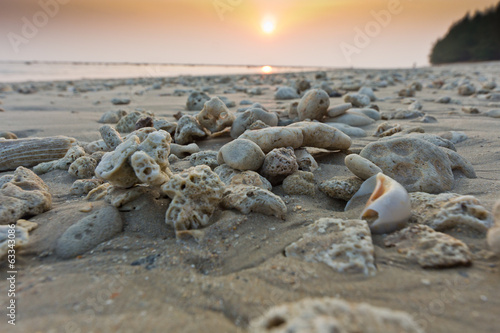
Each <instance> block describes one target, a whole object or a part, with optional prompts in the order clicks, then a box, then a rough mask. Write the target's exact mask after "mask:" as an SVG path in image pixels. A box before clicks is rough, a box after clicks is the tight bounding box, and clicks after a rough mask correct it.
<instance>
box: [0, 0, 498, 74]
mask: <svg viewBox="0 0 500 333" xmlns="http://www.w3.org/2000/svg"><path fill="white" fill-rule="evenodd" d="M497 1H498V0H364V1H363V0H137V1H133V0H0V35H1V38H0V60H50V61H52V60H69V61H111V62H123V61H125V62H164V63H197V64H255V65H265V64H271V65H287V66H289V65H292V66H293V65H297V66H301V65H303V66H333V67H346V66H355V67H396V66H400V67H408V66H412V65H413V64H414V63H416V64H417V65H419V66H423V65H427V61H428V54H429V51H430V48H431V46H432V43H433V42H434V41H435V40H436V39H437V38H438V37H440V36H442V35H444V34H445V33H446V31H447V29H448V27H449V26H450V24H451V23H452V22H454V21H456V20H458V19H460V18H461V17H462V16H463V15H464V14H465V13H466V12H467V11H471V12H473V11H475V10H477V9H480V10H482V9H484V8H486V7H488V6H491V5H494V4H496V3H497ZM41 3H45V4H47V5H48V4H51V3H52V5H51V6H49V5H48V7H47V8H52V9H53V8H55V7H54V4H57V6H58V7H59V8H57V12H55V13H54V14H55V15H54V16H53V17H50V18H48V19H47V20H44V18H47V16H45V17H44V15H45V14H44V10H43V8H42V7H41V5H40V4H41ZM397 3H399V5H398V6H395V5H394V4H397ZM391 5H392V6H393V7H391ZM391 8H393V9H394V8H396V9H397V10H395V11H393V13H391V12H390V11H389V10H390V9H391ZM373 12H375V13H381V12H383V13H389V17H388V19H389V20H390V22H388V24H386V26H381V25H380V24H379V23H377V21H376V20H375V18H374V16H373ZM266 16H272V17H273V18H274V21H275V22H276V30H275V31H274V32H273V33H272V34H265V33H264V32H263V31H262V29H261V21H262V19H263V17H266ZM36 20H38V21H36ZM26 22H29V23H26ZM30 23H33V24H38V25H39V27H36V29H37V31H36V32H34V33H33V31H30V30H29V29H28V28H26V25H27V24H30ZM377 25H378V26H377ZM35 26H36V25H35ZM367 28H371V29H372V30H369V32H370V34H371V35H370V36H368V37H367V39H365V40H364V43H360V42H359V39H360V38H361V37H360V36H359V31H366V29H367ZM23 31H24V34H23ZM26 31H28V32H29V33H30V34H28V35H27V34H26ZM356 38H357V39H358V40H356ZM361 39H362V38H361ZM356 41H357V43H356ZM364 44H365V45H364ZM342 50H344V51H342ZM16 51H17V52H16Z"/></svg>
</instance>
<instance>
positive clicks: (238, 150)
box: [217, 139, 266, 171]
mask: <svg viewBox="0 0 500 333" xmlns="http://www.w3.org/2000/svg"><path fill="white" fill-rule="evenodd" d="M265 157H266V156H265V154H264V152H263V151H262V149H260V147H259V146H258V145H257V144H255V143H254V142H252V141H250V140H246V139H236V140H233V141H231V142H229V143H227V144H225V145H224V146H222V148H221V149H220V150H219V153H218V156H217V161H218V163H219V164H220V165H221V164H224V163H225V164H227V165H228V166H230V167H231V168H233V169H237V170H241V171H245V170H253V171H255V170H258V169H259V168H260V167H261V166H262V164H263V163H264V159H265Z"/></svg>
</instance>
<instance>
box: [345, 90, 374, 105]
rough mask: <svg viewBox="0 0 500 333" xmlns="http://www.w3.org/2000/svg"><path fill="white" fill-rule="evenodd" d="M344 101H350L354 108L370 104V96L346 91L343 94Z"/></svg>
mask: <svg viewBox="0 0 500 333" xmlns="http://www.w3.org/2000/svg"><path fill="white" fill-rule="evenodd" d="M344 102H346V103H351V104H352V106H354V107H356V108H364V107H365V106H368V105H370V102H371V100H370V97H369V96H367V95H365V94H360V93H348V94H346V95H344Z"/></svg>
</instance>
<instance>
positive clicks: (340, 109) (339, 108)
mask: <svg viewBox="0 0 500 333" xmlns="http://www.w3.org/2000/svg"><path fill="white" fill-rule="evenodd" d="M350 108H352V104H351V103H344V104H339V105H335V106H333V107H331V108H330V109H328V111H327V115H328V117H330V118H334V117H337V116H340V115H342V114H344V113H345V112H346V111H347V110H349V109H350Z"/></svg>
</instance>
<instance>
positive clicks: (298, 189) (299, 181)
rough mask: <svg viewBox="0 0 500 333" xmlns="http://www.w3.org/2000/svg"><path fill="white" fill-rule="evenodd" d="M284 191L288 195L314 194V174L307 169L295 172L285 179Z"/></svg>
mask: <svg viewBox="0 0 500 333" xmlns="http://www.w3.org/2000/svg"><path fill="white" fill-rule="evenodd" d="M233 179H234V178H233ZM283 191H285V193H286V194H288V195H309V196H314V195H315V193H316V186H315V184H314V174H313V173H312V172H307V171H297V172H294V173H293V174H291V175H290V176H287V177H286V178H285V179H284V180H283Z"/></svg>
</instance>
